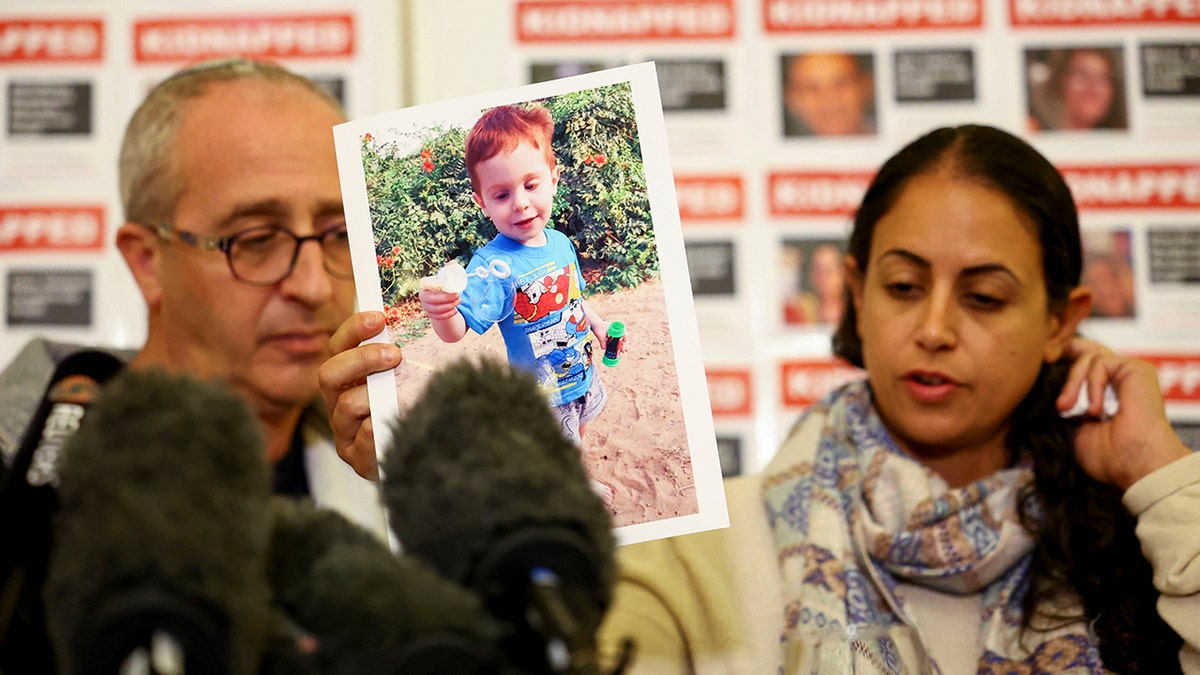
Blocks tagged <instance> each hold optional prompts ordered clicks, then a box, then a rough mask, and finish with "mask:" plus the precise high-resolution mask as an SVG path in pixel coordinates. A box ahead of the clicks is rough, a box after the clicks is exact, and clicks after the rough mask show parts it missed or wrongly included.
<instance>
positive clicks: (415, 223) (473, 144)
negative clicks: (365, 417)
mask: <svg viewBox="0 0 1200 675" xmlns="http://www.w3.org/2000/svg"><path fill="white" fill-rule="evenodd" d="M334 140H335V144H336V148H337V156H338V164H339V171H340V174H341V181H342V192H343V199H344V202H345V210H346V219H347V227H348V231H349V236H350V245H351V253H352V258H353V263H354V272H355V283H356V288H357V295H358V304H359V308H360V309H361V310H378V311H382V312H383V313H384V315H385V319H386V325H387V328H386V330H385V331H384V333H383V334H381V335H380V336H378V337H377V338H375V340H376V341H380V342H382V341H388V342H392V343H395V344H396V345H399V346H400V347H401V349H402V350H403V361H402V362H401V364H400V365H399V366H398V367H397V368H396V369H394V370H393V371H390V372H387V373H380V374H377V375H373V376H371V377H370V378H369V379H368V382H367V384H368V392H369V395H370V403H371V415H372V418H373V419H374V420H375V421H374V424H373V427H374V433H375V436H376V448H377V451H378V452H380V453H382V452H385V449H386V447H387V446H388V439H387V438H386V436H387V435H388V434H389V433H390V431H389V429H388V428H387V427H389V426H390V425H388V424H386V423H381V420H393V419H397V418H400V417H402V416H403V415H404V412H405V411H406V410H407V409H408V408H409V407H410V406H412V405H413V404H414V403H416V402H417V401H418V400H419V399H420V397H421V396H422V392H423V390H424V388H425V386H426V384H427V383H428V382H429V381H430V380H431V379H432V378H434V377H435V376H436V375H437V374H438V373H439V372H440V371H442V370H443V369H444V368H445V367H446V366H448V365H449V364H451V363H454V362H457V361H460V360H463V359H468V360H480V359H487V360H492V361H497V362H502V363H507V364H508V365H509V366H510V367H512V368H514V369H516V370H520V371H525V372H527V373H529V374H531V375H532V376H533V379H535V380H536V381H537V383H538V385H539V386H540V389H541V391H542V393H544V394H545V398H546V404H547V406H548V407H549V408H550V409H551V412H552V413H553V418H554V419H555V420H556V421H558V422H559V423H560V424H561V427H562V431H563V433H564V434H565V435H566V437H567V438H568V439H569V440H570V441H572V442H573V443H574V444H575V447H576V448H577V449H578V450H579V453H580V458H581V459H582V462H583V466H584V469H585V471H586V473H587V476H588V478H589V480H590V482H591V486H592V489H593V490H594V491H595V493H596V494H597V495H599V496H600V497H601V498H602V499H603V500H604V503H605V505H606V507H607V508H608V510H609V513H610V515H611V516H612V521H613V526H614V535H615V536H616V538H617V541H618V543H621V544H626V543H634V542H638V541H646V540H650V539H658V538H663V537H670V536H675V535H679V534H685V533H690V532H698V531H702V530H707V529H715V528H719V527H725V526H726V525H727V524H728V516H727V512H726V508H725V497H724V490H723V488H722V485H721V465H720V458H719V454H718V451H717V445H716V438H715V433H714V431H713V422H712V411H711V407H710V405H709V400H708V392H707V386H706V380H705V375H704V364H703V360H702V358H701V355H700V351H699V331H698V327H697V324H696V315H695V307H694V304H693V298H692V292H691V285H690V281H689V277H688V267H687V260H686V256H685V251H684V244H683V235H682V229H681V226H680V220H679V211H678V205H677V202H676V199H675V189H674V179H673V175H672V172H671V162H670V157H669V155H668V149H667V141H666V131H665V125H664V122H663V112H662V102H661V98H660V96H659V90H658V83H657V78H656V71H655V66H654V64H653V63H651V62H646V63H639V64H633V65H627V66H619V67H614V68H609V69H603V70H599V71H595V72H589V73H584V74H580V75H574V76H569V77H563V78H558V79H552V80H547V81H543V82H537V83H533V84H529V85H525V86H521V87H515V88H511V89H506V90H500V91H494V92H488V93H482V94H478V95H474V96H468V97H463V98H457V99H452V100H447V101H441V102H436V103H429V104H422V105H417V106H413V107H409V108H403V109H399V110H394V111H391V112H387V113H383V114H379V115H374V116H371V117H367V118H363V119H358V120H352V121H350V122H346V123H344V124H341V125H338V126H336V127H335V128H334ZM539 414H541V413H540V412H539ZM519 415H520V411H517V412H515V413H514V414H513V416H514V417H519ZM514 421H517V420H514ZM513 452H514V453H520V452H521V448H513ZM381 460H382V457H381ZM381 466H383V464H381Z"/></svg>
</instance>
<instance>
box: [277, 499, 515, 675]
mask: <svg viewBox="0 0 1200 675" xmlns="http://www.w3.org/2000/svg"><path fill="white" fill-rule="evenodd" d="M272 511H273V520H274V528H273V535H272V545H271V555H270V562H269V565H268V577H269V578H270V579H271V583H272V586H273V588H274V591H275V597H276V601H277V605H278V607H279V608H280V609H281V610H282V611H284V612H285V613H286V614H287V615H288V616H289V617H290V618H291V620H292V621H293V622H294V623H295V624H296V625H297V626H298V627H299V628H300V629H301V630H302V631H303V632H305V633H307V634H309V635H311V636H313V637H314V638H315V640H316V644H317V649H316V652H315V660H316V664H317V669H318V671H319V672H321V673H323V674H325V675H372V674H376V673H378V674H379V675H383V674H384V673H387V674H398V673H407V674H411V675H426V674H428V675H433V674H435V673H460V674H462V675H483V674H486V673H497V672H499V654H498V641H499V638H500V635H501V626H500V624H499V623H498V622H497V621H496V619H494V618H493V617H492V616H491V615H490V614H488V613H487V612H486V611H485V610H484V608H483V603H482V601H481V599H480V598H479V596H478V595H477V594H475V593H473V592H471V591H469V590H467V589H466V588H463V587H462V586H459V585H457V584H455V583H453V582H451V581H449V580H447V579H444V578H442V577H441V576H439V575H438V574H437V573H436V572H435V571H434V570H433V569H432V568H431V567H429V566H428V565H425V564H423V563H422V562H421V561H420V560H419V559H416V558H413V557H397V556H395V555H393V554H392V552H391V550H390V549H388V548H387V546H386V545H385V544H384V543H383V542H382V541H380V540H379V539H378V538H376V537H375V535H373V534H372V533H370V532H368V531H367V530H365V529H363V528H361V527H359V526H357V525H355V524H354V523H352V522H350V521H348V520H346V519H345V518H344V517H342V516H341V515H339V514H337V513H335V512H333V511H329V510H324V509H317V508H316V507H314V506H313V505H312V504H311V503H310V502H297V501H293V500H286V499H282V498H276V499H274V500H273V503H272Z"/></svg>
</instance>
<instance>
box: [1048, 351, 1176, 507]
mask: <svg viewBox="0 0 1200 675" xmlns="http://www.w3.org/2000/svg"><path fill="white" fill-rule="evenodd" d="M1067 356H1068V357H1070V358H1071V359H1072V361H1073V362H1072V364H1071V370H1070V373H1069V374H1068V375H1067V381H1066V383H1065V384H1064V385H1063V389H1062V392H1061V393H1060V394H1059V397H1058V400H1057V401H1056V405H1057V407H1058V410H1059V411H1066V410H1069V409H1070V408H1071V407H1072V406H1073V405H1074V403H1075V399H1076V398H1077V397H1078V396H1079V392H1080V391H1081V390H1082V389H1084V388H1086V389H1087V393H1088V399H1089V404H1088V408H1087V411H1086V413H1085V416H1084V417H1083V418H1082V421H1081V422H1080V424H1079V428H1078V430H1077V431H1076V434H1075V456H1076V459H1077V460H1078V461H1079V465H1080V466H1081V467H1083V469H1084V471H1087V473H1088V475H1090V476H1091V477H1092V478H1095V479H1096V480H1098V481H1100V482H1102V483H1108V484H1111V485H1115V486H1117V487H1119V488H1120V489H1122V490H1126V489H1128V488H1129V486H1131V485H1133V484H1134V483H1136V482H1137V481H1138V480H1139V479H1141V478H1142V477H1144V476H1146V475H1148V474H1150V473H1151V472H1153V471H1155V470H1156V469H1159V468H1162V467H1164V466H1166V465H1167V464H1170V463H1171V462H1173V461H1175V460H1176V459H1179V458H1180V457H1185V456H1187V455H1189V454H1191V450H1189V449H1188V448H1187V446H1185V445H1184V444H1183V442H1182V441H1181V440H1179V437H1178V436H1177V435H1176V434H1175V430H1174V429H1172V428H1171V423H1170V421H1169V420H1168V419H1167V414H1166V407H1165V404H1164V402H1163V396H1162V391H1161V390H1160V389H1159V386H1158V372H1157V371H1156V370H1155V368H1154V366H1153V365H1152V364H1150V363H1148V362H1146V361H1142V360H1140V359H1135V358H1132V357H1128V356H1122V355H1119V354H1116V353H1115V352H1113V351H1112V350H1110V349H1108V348H1107V347H1105V346H1103V345H1101V344H1099V343H1096V342H1093V341H1091V340H1086V339H1084V338H1078V337H1077V338H1075V339H1074V340H1072V341H1071V345H1070V347H1068V349H1067ZM1106 384H1107V385H1112V388H1113V389H1114V390H1115V391H1116V393H1117V400H1118V402H1119V409H1118V410H1117V413H1116V415H1113V416H1111V417H1108V416H1106V415H1104V414H1103V403H1104V387H1105V385H1106Z"/></svg>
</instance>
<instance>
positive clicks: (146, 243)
mask: <svg viewBox="0 0 1200 675" xmlns="http://www.w3.org/2000/svg"><path fill="white" fill-rule="evenodd" d="M161 246H162V241H161V240H160V239H159V237H158V235H157V234H155V233H154V232H153V231H151V230H150V228H148V227H143V226H141V225H138V224H136V223H125V224H124V225H122V226H121V227H120V228H119V229H118V230H117V249H118V250H119V251H121V257H123V258H125V264H126V265H127V266H128V267H129V271H130V273H132V274H133V280H134V282H135V283H137V286H138V289H139V290H140V291H141V292H142V297H143V298H145V300H146V306H147V307H150V308H153V307H156V306H157V305H158V303H159V302H160V301H161V300H162V283H161V282H160V280H159V278H158V274H159V260H160V258H161V255H162V250H161Z"/></svg>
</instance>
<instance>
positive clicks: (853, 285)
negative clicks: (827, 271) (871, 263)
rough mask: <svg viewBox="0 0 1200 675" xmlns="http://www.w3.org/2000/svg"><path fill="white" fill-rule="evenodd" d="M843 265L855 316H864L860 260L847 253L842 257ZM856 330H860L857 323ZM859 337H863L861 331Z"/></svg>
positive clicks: (856, 331)
mask: <svg viewBox="0 0 1200 675" xmlns="http://www.w3.org/2000/svg"><path fill="white" fill-rule="evenodd" d="M842 266H843V268H844V270H845V273H846V274H845V277H846V290H847V291H849V293H850V302H851V303H852V304H853V306H854V316H855V317H862V297H863V274H862V270H860V269H859V268H858V260H857V259H856V258H855V257H854V256H852V255H850V254H849V253H847V254H846V257H845V258H842ZM856 324H857V322H856ZM854 332H855V333H858V332H859V330H858V326H857V325H855V326H854ZM859 337H862V334H861V333H860V334H859Z"/></svg>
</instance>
